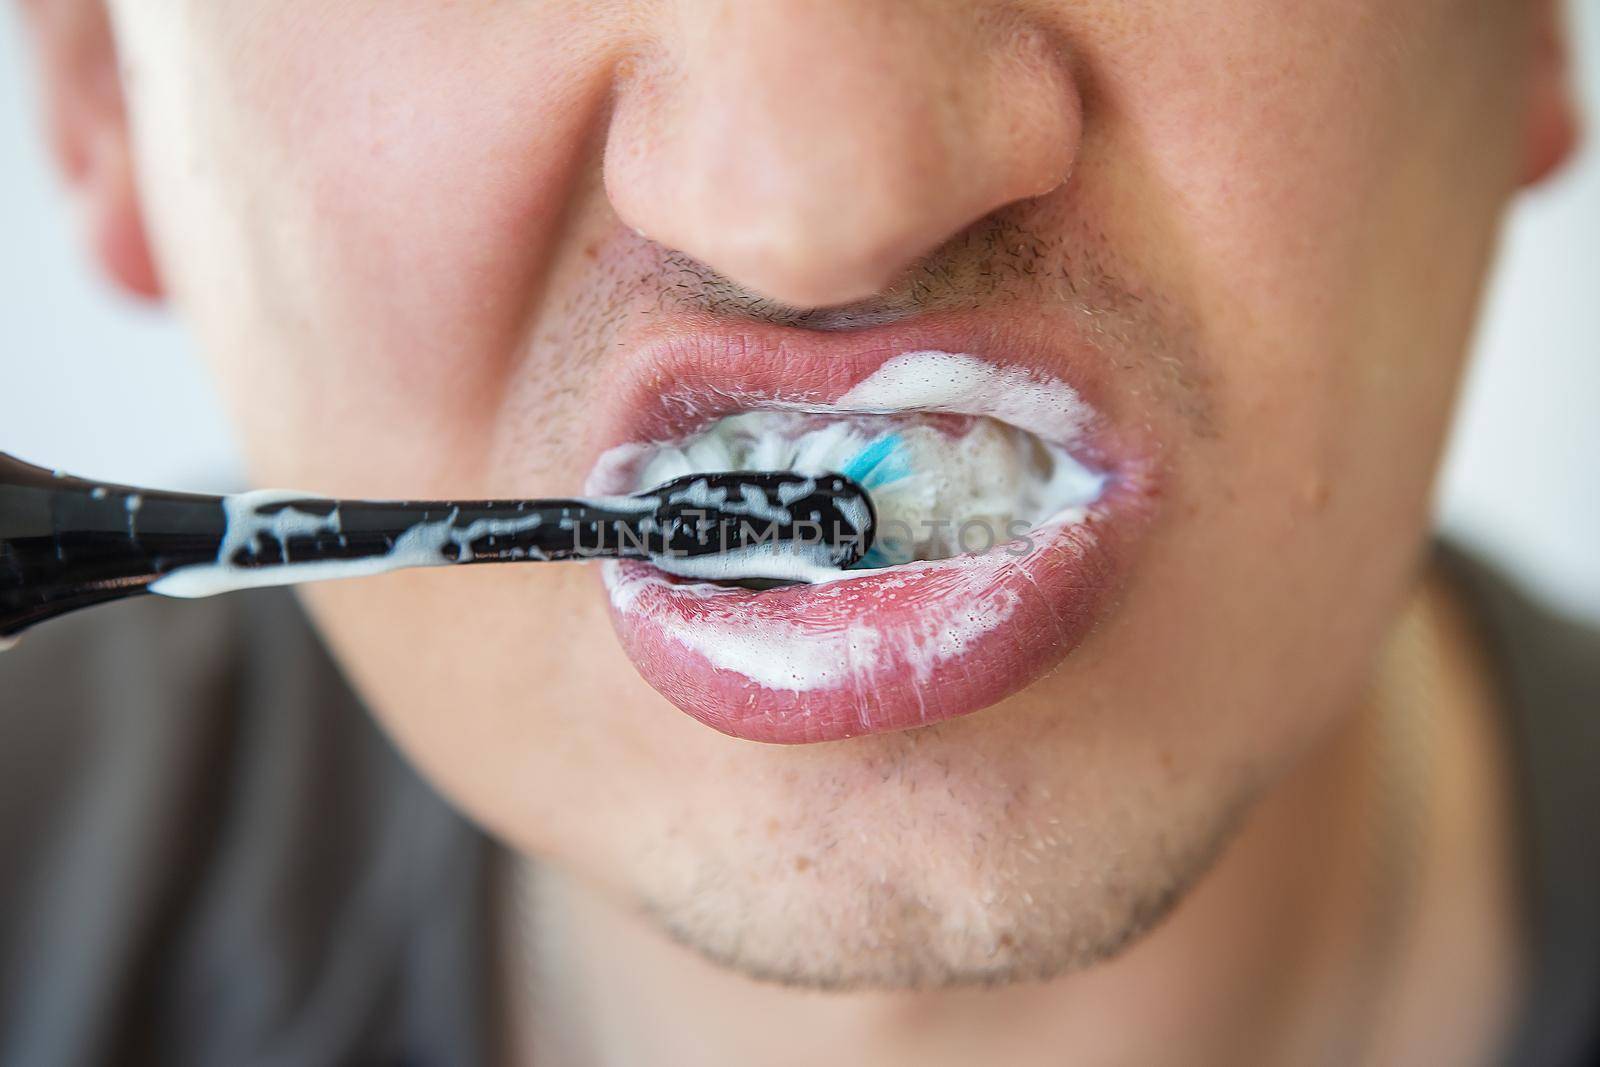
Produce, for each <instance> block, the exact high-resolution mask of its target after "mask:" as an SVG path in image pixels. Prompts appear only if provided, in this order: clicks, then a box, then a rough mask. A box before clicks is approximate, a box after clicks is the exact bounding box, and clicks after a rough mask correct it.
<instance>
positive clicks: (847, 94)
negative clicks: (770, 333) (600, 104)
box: [605, 0, 1081, 307]
mask: <svg viewBox="0 0 1600 1067" xmlns="http://www.w3.org/2000/svg"><path fill="white" fill-rule="evenodd" d="M663 6H664V8H665V10H666V14H667V16H668V17H669V18H670V25H668V26H664V27H663V29H662V32H661V33H660V35H659V38H658V43H659V45H660V48H659V50H658V53H657V54H656V55H654V56H644V57H641V58H640V60H639V61H638V62H637V63H635V64H634V66H633V68H632V70H631V71H630V72H628V73H626V74H625V75H623V76H622V77H621V78H620V79H619V86H618V92H617V98H616V106H615V109H614V111H613V115H612V120H611V125H610V128H609V131H608V139H607V144H606V168H605V169H606V188H607V193H608V195H609V196H610V198H611V201H612V204H613V206H614V207H615V209H616V211H617V212H618V214H619V215H620V216H621V218H622V219H623V221H624V222H626V223H627V224H628V225H630V226H632V227H633V228H634V229H636V230H638V231H639V232H641V233H642V234H644V235H645V236H646V237H649V238H651V239H652V240H654V241H656V242H658V243H660V244H663V245H665V246H668V247H671V248H674V249H676V250H678V251H680V252H683V253H685V254H687V255H689V256H691V257H693V258H694V259H697V260H699V261H700V262H701V263H703V264H705V265H707V266H709V267H711V268H712V269H714V270H716V271H717V272H719V273H720V274H722V275H723V276H725V277H727V278H728V279H730V280H732V281H734V282H736V283H738V284H740V285H743V286H745V287H746V288H748V289H751V290H753V291H755V292H757V293H760V294H761V295H763V296H766V297H768V298H770V299H773V300H776V301H779V302H780V303H783V304H788V305H791V306H795V307H826V306H831V305H837V304H843V303H848V302H851V301H855V300H860V299H864V298H866V297H869V296H872V295H873V294H874V293H877V292H878V291H880V290H882V289H883V288H884V287H885V286H887V285H889V284H890V283H892V282H893V281H894V280H895V278H896V277H898V276H899V275H900V274H901V273H903V272H904V271H905V270H906V269H907V268H908V267H909V266H910V265H912V264H913V263H914V262H915V261H917V260H918V259H920V258H921V257H923V256H925V255H926V254H927V253H928V252H930V251H932V250H933V249H934V248H936V247H938V246H939V245H940V244H942V243H943V242H944V241H946V240H947V239H948V238H950V237H951V236H953V235H954V234H956V233H958V232H960V231H961V230H962V229H964V228H966V227H967V226H969V225H970V224H971V223H973V222H975V221H976V220H978V219H980V218H982V217H983V216H985V215H987V214H989V213H991V212H993V211H994V210H996V209H997V208H1000V207H1002V206H1004V205H1006V204H1009V203H1012V202H1014V201H1017V200H1021V199H1025V198H1028V197H1033V196H1038V195H1041V194H1043V193H1046V192H1049V191H1050V190H1051V189H1053V188H1055V187H1056V186H1057V185H1059V184H1060V183H1061V182H1062V181H1064V180H1065V178H1066V176H1067V173H1068V171H1069V170H1070V168H1071V166H1072V161H1073V157H1074V155H1075V153H1076V151H1077V146H1078V138H1079V133H1080V129H1081V110H1080V104H1079V98H1078V92H1077V87H1076V85H1075V84H1074V82H1073V79H1072V77H1071V74H1070V72H1069V69H1068V64H1067V62H1066V60H1065V57H1064V55H1063V53H1062V51H1061V50H1060V49H1059V48H1058V47H1057V46H1056V45H1055V43H1054V42H1053V40H1052V39H1051V38H1050V37H1049V36H1048V35H1047V34H1046V33H1044V32H1043V31H1042V30H1040V29H1038V28H1036V27H1033V26H1031V25H1028V24H1026V23H1024V22H1020V21H1018V20H1016V19H1014V18H1012V17H1010V16H1009V15H1008V14H1004V13H1003V12H1002V9H1000V8H998V7H996V6H995V5H992V4H986V3H969V2H963V3H949V2H948V0H677V2H676V3H673V4H670V5H663Z"/></svg>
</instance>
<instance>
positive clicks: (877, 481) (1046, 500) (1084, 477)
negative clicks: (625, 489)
mask: <svg viewBox="0 0 1600 1067" xmlns="http://www.w3.org/2000/svg"><path fill="white" fill-rule="evenodd" d="M736 470H793V471H798V472H800V473H802V474H825V473H830V472H838V473H840V474H843V475H845V476H846V477H849V478H852V479H854V480H855V481H856V482H858V483H859V484H860V485H861V486H862V487H863V488H865V489H866V490H867V492H868V493H869V494H870V495H871V497H872V502H873V505H874V506H875V507H876V508H877V512H878V522H877V526H876V527H875V530H876V539H875V544H874V546H873V549H872V551H871V552H870V553H868V555H867V558H866V559H864V560H863V561H862V563H861V566H863V567H886V566H893V565H895V564H901V563H910V562H912V561H913V560H932V559H946V558H949V557H951V556H956V555H961V554H964V553H972V552H985V551H989V550H990V549H994V548H998V547H1000V546H1004V545H1007V544H1010V543H1013V542H1017V541H1019V540H1023V539H1025V537H1026V534H1027V532H1028V531H1029V530H1031V529H1033V528H1035V527H1037V526H1039V525H1041V524H1043V523H1047V522H1049V521H1050V520H1052V519H1054V518H1056V517H1057V516H1059V515H1062V514H1063V513H1068V512H1071V511H1073V510H1075V509H1079V508H1083V507H1086V506H1088V505H1089V504H1092V503H1093V502H1094V501H1095V500H1096V499H1097V498H1098V497H1099V495H1100V492H1101V489H1102V488H1103V487H1104V485H1105V475H1104V474H1102V473H1100V472H1098V471H1095V470H1092V469H1090V468H1089V467H1087V466H1085V465H1084V464H1082V463H1080V462H1079V461H1078V460H1076V459H1074V458H1073V457H1072V456H1071V455H1070V454H1069V453H1068V452H1067V451H1066V450H1065V449H1064V448H1062V447H1060V446H1059V445H1055V444H1051V443H1048V442H1046V441H1044V440H1043V439H1041V438H1039V437H1037V436H1035V435H1034V434H1031V433H1028V432H1027V431H1026V430H1022V429H1019V428H1017V427H1016V426H1012V425H1010V424H1008V423H1003V422H1000V421H998V420H996V419H991V418H986V417H981V416H967V415H928V414H920V413H919V414H917V415H905V416H885V415H851V416H835V415H818V414H808V413H803V412H789V411H750V412H745V413H743V414H739V415H731V416H728V417H727V418H723V419H720V420H718V421H717V422H715V423H713V424H712V425H711V426H710V427H708V428H707V429H706V430H705V431H704V432H703V433H700V434H698V435H696V436H694V437H692V438H689V439H688V440H685V441H683V442H680V443H678V444H677V445H667V446H663V447H662V448H660V449H659V450H658V451H656V452H655V453H654V454H652V455H651V456H650V458H649V459H648V460H647V461H646V462H645V463H644V464H643V465H642V466H641V467H640V469H639V473H638V485H637V487H636V488H638V489H641V490H642V489H647V488H649V487H651V486H655V485H659V484H661V483H662V482H665V481H669V480H671V479H673V478H676V477H679V476H681V475H685V474H691V473H694V472H696V471H700V472H705V473H716V472H721V471H736Z"/></svg>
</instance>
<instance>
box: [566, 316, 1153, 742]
mask: <svg viewBox="0 0 1600 1067" xmlns="http://www.w3.org/2000/svg"><path fill="white" fill-rule="evenodd" d="M930 350H935V351H942V352H949V353H962V354H967V355H971V356H974V357H977V358H978V359H979V360H981V361H982V362H983V363H985V364H987V365H989V366H992V367H995V368H999V369H1001V370H1016V371H1022V372H1026V373H1027V374H1029V375H1031V376H1034V377H1038V378H1042V379H1048V380H1052V381H1059V382H1061V383H1064V384H1066V385H1068V386H1070V387H1071V389H1072V390H1074V391H1075V392H1076V393H1077V395H1078V396H1079V397H1081V398H1082V399H1083V400H1084V401H1086V402H1087V403H1088V404H1089V405H1090V406H1091V407H1092V408H1093V409H1094V411H1095V413H1096V417H1095V418H1094V420H1093V421H1092V422H1091V423H1090V424H1089V425H1088V426H1087V427H1086V428H1085V427H1079V428H1077V429H1076V431H1075V432H1073V433H1072V440H1071V450H1072V451H1073V453H1074V454H1075V455H1076V456H1078V458H1080V459H1082V460H1084V461H1086V462H1089V463H1091V464H1092V465H1093V466H1095V467H1097V468H1098V469H1100V470H1103V471H1105V472H1106V473H1107V475H1108V480H1107V484H1106V488H1105V489H1104V491H1103V492H1102V493H1101V495H1100V497H1099V499H1098V500H1096V501H1095V502H1094V503H1093V504H1092V505H1091V506H1089V507H1088V508H1087V509H1086V511H1085V512H1084V513H1083V514H1081V515H1079V516H1076V517H1075V521H1071V522H1063V523H1056V524H1047V525H1046V526H1045V527H1044V528H1041V529H1038V530H1035V531H1032V533H1031V534H1030V535H1029V543H1028V545H1027V546H1026V548H1025V550H1024V547H1023V546H1020V545H1016V544H1012V545H1009V546H1005V547H997V548H995V549H993V550H991V551H989V552H986V553H982V554H977V555H967V556H961V557H957V558H955V559H950V560H939V561H934V562H927V563H918V564H912V565H909V566H904V567H895V568H889V569H885V570H880V571H869V572H864V573H863V574H862V576H861V577H852V578H849V579H846V580H841V581H837V582H832V583H828V584H823V585H813V586H790V587H786V588H782V589H774V590H768V591H765V592H754V591H750V590H746V589H739V588H730V587H724V586H715V585H709V584H705V583H696V582H689V581H685V580H682V579H678V578H674V577H671V576H668V575H666V574H664V573H663V572H661V571H659V570H656V569H655V568H654V567H651V566H649V565H648V564H644V563H637V562H627V563H613V564H606V565H605V566H604V567H603V569H602V572H603V574H604V576H605V584H606V586H607V589H608V590H609V593H610V597H611V604H612V620H613V623H614V624H615V627H616V630H617V634H618V636H619V638H620V639H621V641H622V644H623V647H624V648H625V649H626V651H627V653H628V655H629V656H630V658H631V659H632V660H633V662H634V665H635V666H636V667H637V668H638V670H639V673H640V674H641V675H642V676H643V677H644V679H645V680H646V681H647V682H648V683H649V684H650V685H651V686H653V687H654V688H655V689H656V690H657V691H658V692H660V693H661V694H662V695H663V696H665V697H666V698H667V699H668V700H670V701H671V702H672V703H673V704H675V705H677V706H678V707H679V708H681V709H682V710H683V711H685V712H687V713H688V714H690V715H692V716H693V717H695V718H696V719H698V720H699V721H701V722H703V723H705V724H706V725H708V726H711V727H713V728H714V729H717V730H720V731H722V732H724V733H727V734H731V735H733V736H735V737H741V738H746V739H748V740H753V741H767V742H775V743H783V744H795V743H804V742H812V741H832V740H840V739H843V738H848V737H854V736H858V735H861V734H867V733H879V732H884V731H890V730H901V729H907V728H910V727H915V726H920V725H925V724H928V723H933V722H938V721H940V720H942V719H948V718H952V717H954V716H957V715H964V714H968V713H970V712H974V711H978V710H980V709H982V708H985V707H988V706H989V705H991V704H994V703H996V702H998V701H1000V700H1002V699H1004V698H1005V697H1007V696H1010V695H1011V694H1013V693H1015V692H1017V691H1019V690H1021V689H1023V688H1024V687H1026V686H1028V685H1029V684H1031V683H1032V682H1033V681H1035V680H1036V679H1037V678H1038V677H1039V676H1040V675H1042V674H1044V673H1045V672H1046V671H1048V670H1049V669H1050V668H1052V667H1053V666H1055V665H1056V664H1057V663H1059V662H1060V661H1061V660H1062V659H1063V658H1065V657H1066V656H1067V655H1068V654H1069V653H1070V652H1071V651H1072V650H1073V649H1074V648H1075V647H1077V646H1078V645H1079V644H1080V643H1081V642H1082V640H1083V639H1084V638H1085V637H1086V636H1087V635H1088V634H1089V632H1090V631H1091V630H1092V629H1093V628H1094V626H1095V625H1096V623H1097V622H1098V621H1099V620H1100V619H1101V618H1102V617H1103V615H1104V614H1105V613H1106V612H1107V611H1108V610H1109V609H1110V607H1111V604H1112V601H1113V599H1114V593H1115V591H1116V589H1117V588H1118V587H1119V586H1120V585H1121V583H1122V579H1123V577H1124V575H1125V574H1126V572H1127V570H1128V568H1129V566H1130V561H1131V557H1132V553H1133V549H1134V548H1135V546H1136V542H1137V541H1138V540H1139V534H1140V532H1141V531H1142V529H1143V528H1144V527H1145V526H1146V525H1147V524H1148V520H1149V518H1150V516H1151V513H1152V512H1153V510H1154V504H1155V498H1156V489H1155V483H1154V478H1153V475H1152V470H1153V464H1152V463H1150V462H1149V461H1148V457H1149V456H1150V455H1152V454H1153V448H1152V445H1151V442H1148V441H1146V440H1143V439H1142V438H1141V437H1140V435H1139V434H1136V433H1133V432H1130V431H1129V430H1127V429H1125V428H1123V427H1120V426H1119V425H1118V418H1117V416H1118V412H1117V411H1116V401H1118V400H1119V399H1120V398H1119V397H1118V396H1116V395H1115V394H1114V393H1112V392H1110V390H1109V389H1108V382H1107V380H1106V375H1107V374H1108V373H1109V370H1110V364H1111V362H1112V361H1111V360H1110V359H1108V358H1107V356H1106V355H1105V353H1103V352H1100V351H1098V350H1096V349H1094V348H1093V347H1091V346H1089V345H1087V344H1083V343H1077V342H1076V339H1075V338H1073V337H1072V336H1071V335H1070V333H1069V332H1068V331H1067V330H1066V329H1065V328H1063V327H1062V326H1061V325H1060V324H1055V323H1045V322H1040V323H1038V324H1036V325H1035V326H1032V327H1026V326H1018V325H1017V324H1015V323H1008V324H998V325H997V324H993V323H984V322H977V321H974V320H972V319H970V318H963V317H956V318H950V319H942V320H937V321H935V320H934V319H932V317H924V318H919V319H918V320H916V321H915V322H908V323H900V324H896V325H892V326H884V327H876V328H872V329H865V330H860V331H853V332H849V333H819V332H814V331H806V330H796V329H790V328H783V327H768V326H760V325H752V324H748V323H740V324H733V325H728V324H715V325H713V324H708V323H684V324H678V325H677V326H676V327H674V328H666V329H658V330H656V331H655V332H654V335H653V336H651V337H648V338H640V339H639V343H638V344H636V345H635V346H632V347H631V348H630V354H629V356H628V357H627V358H626V359H625V361H624V364H623V374H622V381H621V383H620V388H617V389H615V390H614V391H613V392H612V394H611V395H612V398H613V400H612V403H610V404H608V406H607V410H606V411H604V412H602V413H601V415H602V420H601V424H600V432H599V433H598V435H597V440H596V442H595V450H594V451H595V456H596V458H598V457H599V455H600V453H602V452H607V453H608V457H609V459H610V460H611V462H609V463H601V464H600V465H599V466H597V468H596V470H595V473H594V474H593V475H592V476H591V479H590V484H589V489H590V491H598V492H624V491H628V490H631V489H632V488H633V486H632V485H631V484H629V483H628V479H629V477H630V476H631V473H632V472H631V468H630V465H629V463H628V462H627V459H626V457H627V455H628V453H629V449H628V448H627V447H625V446H629V445H640V446H646V445H648V444H651V443H654V442H660V441H668V440H674V439H679V438H682V437H685V436H688V435H690V434H693V433H695V432H698V431H699V430H701V429H703V428H705V427H706V426H707V425H709V424H710V423H712V422H714V421H715V420H716V419H718V418H721V417H723V416H726V415H729V414H733V413H736V412H738V411H742V410H749V409H753V408H763V407H776V406H784V407H788V406H798V407H806V406H813V405H817V406H821V405H829V404H832V403H834V402H836V401H837V400H838V399H839V398H840V397H842V396H843V395H844V394H846V393H848V392H849V391H850V390H851V389H852V388H854V387H855V386H857V385H858V384H860V383H861V382H863V381H865V380H866V379H868V378H869V377H871V376H872V375H873V374H874V373H875V372H877V371H878V370H879V369H880V368H881V367H882V366H883V365H884V364H885V363H887V362H888V361H889V360H891V359H893V358H895V357H896V356H900V355H903V354H906V353H909V352H919V351H930ZM1029 428H1030V429H1033V430H1034V431H1035V432H1040V431H1041V429H1043V430H1044V431H1045V433H1043V434H1041V435H1042V436H1047V435H1048V428H1040V427H1029ZM619 446H624V447H619ZM619 455H620V456H623V457H624V459H623V462H622V463H621V464H620V465H619V464H618V463H617V462H616V457H618V456H619Z"/></svg>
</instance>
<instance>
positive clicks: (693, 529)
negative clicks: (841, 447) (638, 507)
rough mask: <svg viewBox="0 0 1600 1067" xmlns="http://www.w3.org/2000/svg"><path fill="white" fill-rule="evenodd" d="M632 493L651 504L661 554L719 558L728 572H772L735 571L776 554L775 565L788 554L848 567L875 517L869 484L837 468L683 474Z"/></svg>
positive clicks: (864, 548)
mask: <svg viewBox="0 0 1600 1067" xmlns="http://www.w3.org/2000/svg"><path fill="white" fill-rule="evenodd" d="M634 499H636V500H640V501H648V502H651V503H652V504H653V505H654V520H655V525H656V527H657V530H658V531H659V532H660V535H661V542H660V543H661V546H662V549H663V551H662V552H661V553H660V554H661V555H662V556H665V557H667V558H669V559H685V558H695V557H706V556H720V557H724V558H725V559H726V561H727V563H728V564H729V566H728V567H727V569H728V570H729V572H730V575H731V576H734V577H773V576H774V575H771V574H757V573H750V574H743V575H741V574H735V573H734V572H736V571H737V570H738V569H739V567H740V565H741V564H747V565H750V566H752V567H753V568H754V569H755V570H763V571H769V570H773V569H774V568H773V567H772V566H770V564H772V563H773V562H775V561H776V562H778V563H779V565H778V566H777V567H776V570H779V571H787V570H789V569H790V567H789V566H788V564H789V563H790V562H794V561H799V562H801V563H803V564H805V565H806V566H812V567H818V568H844V567H850V566H853V565H854V564H856V563H858V562H860V560H861V559H862V557H863V556H865V555H866V554H867V553H868V552H869V551H871V549H872V543H873V536H874V527H875V526H876V522H877V513H876V511H875V509H874V508H873V504H872V499H871V497H869V496H868V495H867V491H866V490H865V489H863V488H862V487H861V486H860V485H859V484H858V483H857V482H855V481H854V480H852V479H850V478H847V477H845V476H844V475H841V474H819V475H804V474H796V473H794V472H792V471H727V472H723V473H717V474H689V475H685V476H683V477H681V478H674V479H673V480H672V481H670V482H666V483H665V484H663V485H658V486H656V487H655V488H654V489H650V490H647V491H645V492H643V493H639V494H636V495H635V498H634ZM657 562H658V563H659V562H661V561H660V560H657ZM668 569H677V568H668ZM777 576H778V577H782V576H783V575H777Z"/></svg>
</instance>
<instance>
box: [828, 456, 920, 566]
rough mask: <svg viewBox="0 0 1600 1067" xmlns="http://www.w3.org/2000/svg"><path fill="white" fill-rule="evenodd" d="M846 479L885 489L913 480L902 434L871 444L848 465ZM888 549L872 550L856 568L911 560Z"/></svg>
mask: <svg viewBox="0 0 1600 1067" xmlns="http://www.w3.org/2000/svg"><path fill="white" fill-rule="evenodd" d="M839 473H841V474H843V475H844V476H845V477H846V478H849V479H850V480H852V481H854V482H856V483H857V484H858V485H860V486H861V487H862V488H863V489H869V490H870V489H882V488H883V487H884V486H886V485H889V484H891V483H893V482H897V481H899V480H900V479H902V478H907V477H910V475H911V464H910V462H909V461H908V460H907V459H906V456H905V451H904V450H903V449H902V448H901V447H900V435H899V434H892V433H891V434H885V435H884V436H882V437H880V438H878V439H877V440H875V441H873V442H872V443H871V444H869V445H867V447H866V448H863V449H862V450H861V451H860V452H858V453H856V455H855V457H854V458H852V459H851V460H850V462H849V463H846V464H845V465H844V467H843V469H842V470H841V471H840V472H839ZM885 547H886V546H884V545H876V546H874V547H873V548H872V549H870V550H869V551H868V552H867V553H866V554H865V555H864V556H862V557H861V559H859V560H857V561H856V563H855V564H854V566H856V567H859V568H872V567H887V566H890V565H892V564H895V563H905V562H908V561H909V557H907V559H898V558H895V557H897V556H898V555H899V553H895V554H894V556H891V555H890V554H889V553H888V552H886V551H884V549H885Z"/></svg>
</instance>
